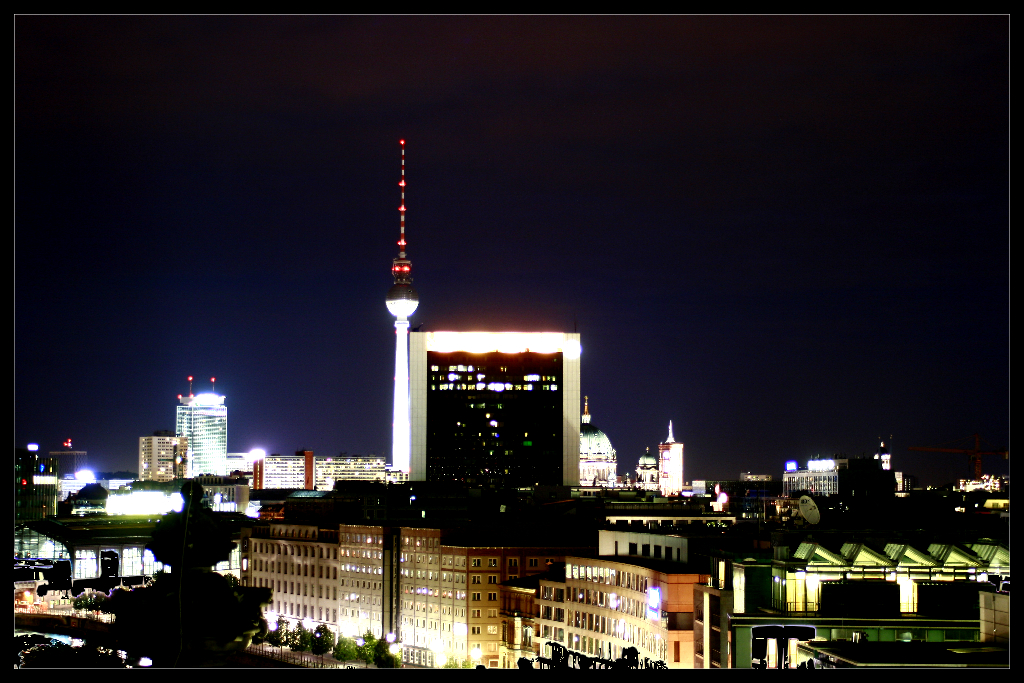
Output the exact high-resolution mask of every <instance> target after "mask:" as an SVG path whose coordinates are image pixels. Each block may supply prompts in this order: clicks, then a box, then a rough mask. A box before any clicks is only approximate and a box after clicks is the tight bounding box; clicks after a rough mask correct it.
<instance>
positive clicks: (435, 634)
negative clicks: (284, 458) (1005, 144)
mask: <svg viewBox="0 0 1024 683" xmlns="http://www.w3.org/2000/svg"><path fill="white" fill-rule="evenodd" d="M242 538H243V541H242V546H243V548H246V549H247V554H246V555H245V556H244V557H243V559H242V566H243V568H244V571H243V574H242V576H241V580H242V584H243V585H248V586H261V587H266V588H272V589H273V591H274V594H273V598H272V600H273V601H272V604H271V610H272V612H273V614H271V615H268V617H269V618H270V619H271V620H274V619H288V620H290V621H291V622H292V624H293V625H294V623H295V622H296V621H297V620H300V621H301V620H302V619H306V618H308V619H311V620H313V621H314V623H315V624H317V625H318V624H320V623H322V624H326V625H327V626H328V627H329V628H331V630H332V631H334V632H335V633H336V634H338V635H342V636H348V637H357V636H359V635H362V634H363V633H365V632H366V631H370V632H371V633H373V634H374V635H375V636H377V637H378V638H379V637H385V636H386V635H387V634H389V633H392V634H394V635H395V640H396V642H398V643H400V644H401V647H402V652H401V658H402V661H403V662H406V663H409V664H412V665H418V666H430V667H437V666H441V665H442V664H443V662H444V661H446V660H459V661H467V660H474V651H476V653H475V654H476V655H477V656H476V657H475V661H476V662H478V663H482V664H484V666H486V667H488V668H496V667H499V662H500V659H499V647H500V644H501V631H500V627H501V623H502V617H501V615H500V614H499V610H500V607H501V603H500V600H499V592H500V586H501V584H502V583H503V582H504V581H507V580H510V579H514V578H518V577H521V576H528V575H532V574H539V573H541V572H543V571H545V569H546V568H547V566H548V563H549V562H554V561H560V560H562V559H564V557H565V553H566V550H567V549H566V548H537V547H510V546H503V545H501V544H500V542H497V540H496V539H495V541H496V542H495V543H494V544H493V545H491V544H488V545H482V544H475V543H463V542H459V541H453V542H450V543H449V542H447V541H446V540H445V539H443V538H442V531H441V530H439V529H425V528H415V527H386V526H373V525H357V524H341V525H334V526H331V527H330V528H327V527H322V526H319V525H310V524H290V523H287V522H285V521H267V522H260V523H256V524H254V525H253V526H251V527H243V529H242ZM314 628H315V626H314Z"/></svg>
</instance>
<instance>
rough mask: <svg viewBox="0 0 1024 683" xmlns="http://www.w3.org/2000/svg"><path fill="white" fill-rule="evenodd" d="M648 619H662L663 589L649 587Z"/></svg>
mask: <svg viewBox="0 0 1024 683" xmlns="http://www.w3.org/2000/svg"><path fill="white" fill-rule="evenodd" d="M647 620H648V621H660V620H661V589H660V588H648V589H647Z"/></svg>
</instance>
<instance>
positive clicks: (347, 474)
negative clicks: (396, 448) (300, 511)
mask: <svg viewBox="0 0 1024 683" xmlns="http://www.w3.org/2000/svg"><path fill="white" fill-rule="evenodd" d="M314 467H315V471H316V475H315V486H316V490H317V491H333V490H334V482H336V481H386V480H387V475H388V472H387V471H386V469H385V466H384V456H383V455H348V454H347V453H343V454H341V455H337V456H323V455H318V456H316V458H315V459H314ZM399 471H401V470H399Z"/></svg>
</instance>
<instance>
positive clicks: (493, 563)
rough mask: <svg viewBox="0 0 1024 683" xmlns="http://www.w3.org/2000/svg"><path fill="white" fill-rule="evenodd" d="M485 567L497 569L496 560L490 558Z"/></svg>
mask: <svg viewBox="0 0 1024 683" xmlns="http://www.w3.org/2000/svg"><path fill="white" fill-rule="evenodd" d="M487 566H488V567H497V566H498V558H496V557H492V558H490V559H489V560H487Z"/></svg>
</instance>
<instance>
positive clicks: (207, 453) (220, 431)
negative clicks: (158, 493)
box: [175, 394, 228, 477]
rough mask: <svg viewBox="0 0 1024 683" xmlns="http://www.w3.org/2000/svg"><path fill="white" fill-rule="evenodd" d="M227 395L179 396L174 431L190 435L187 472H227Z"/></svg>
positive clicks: (222, 474) (187, 436) (191, 475)
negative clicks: (225, 401)
mask: <svg viewBox="0 0 1024 683" xmlns="http://www.w3.org/2000/svg"><path fill="white" fill-rule="evenodd" d="M224 399H225V397H224V396H218V395H217V394H198V395H196V396H180V397H179V400H180V401H181V405H179V406H178V414H177V419H176V421H175V432H176V434H177V435H178V436H184V437H186V438H187V439H188V463H187V465H188V469H187V472H188V475H187V476H189V477H195V476H198V475H200V474H217V475H220V476H226V475H227V459H228V409H227V406H225V405H224Z"/></svg>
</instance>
